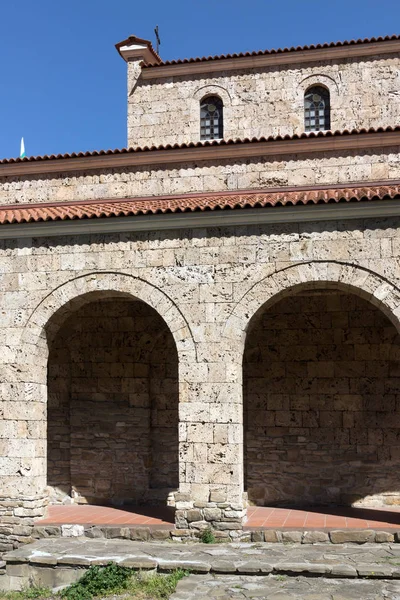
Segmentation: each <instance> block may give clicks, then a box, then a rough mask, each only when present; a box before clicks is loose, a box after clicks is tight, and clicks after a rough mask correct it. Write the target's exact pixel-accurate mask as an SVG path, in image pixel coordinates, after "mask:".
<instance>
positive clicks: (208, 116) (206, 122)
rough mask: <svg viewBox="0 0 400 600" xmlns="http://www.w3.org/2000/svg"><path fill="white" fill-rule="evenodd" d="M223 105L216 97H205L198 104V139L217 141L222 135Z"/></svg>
mask: <svg viewBox="0 0 400 600" xmlns="http://www.w3.org/2000/svg"><path fill="white" fill-rule="evenodd" d="M223 111H224V105H223V102H222V100H221V98H218V96H207V98H204V99H203V100H202V101H201V104H200V139H201V140H217V139H221V138H222V137H223V135H224V123H223Z"/></svg>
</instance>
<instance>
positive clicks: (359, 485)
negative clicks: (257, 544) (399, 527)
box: [244, 291, 400, 505]
mask: <svg viewBox="0 0 400 600" xmlns="http://www.w3.org/2000/svg"><path fill="white" fill-rule="evenodd" d="M399 348H400V346H399V335H398V334H397V332H396V329H395V327H394V326H393V325H392V324H391V323H390V321H389V320H388V319H387V318H386V317H385V316H384V315H383V313H381V312H380V311H379V310H378V309H376V308H375V307H374V306H372V305H371V304H369V303H368V302H366V301H365V300H362V299H360V298H358V297H357V296H355V295H346V294H339V293H336V292H332V291H326V292H321V291H315V292H304V293H302V294H299V295H296V296H292V297H287V298H284V299H283V300H281V301H279V302H278V303H277V304H275V305H274V306H272V307H271V308H270V309H269V310H266V311H264V312H263V313H262V314H261V315H259V316H258V317H256V319H255V320H254V321H253V323H252V324H251V329H250V331H249V333H248V337H247V343H246V350H245V357H244V386H245V388H244V389H245V401H244V420H245V470H246V475H245V483H246V486H247V490H248V493H249V497H250V500H251V501H252V502H253V503H255V504H258V505H268V504H270V505H271V504H281V503H295V504H306V503H309V504H310V503H311V504H326V503H328V504H329V503H337V504H348V503H351V502H357V501H358V502H359V503H360V504H365V505H379V504H385V503H387V504H400V482H399V475H398V474H399V467H400V367H399V358H400V350H399Z"/></svg>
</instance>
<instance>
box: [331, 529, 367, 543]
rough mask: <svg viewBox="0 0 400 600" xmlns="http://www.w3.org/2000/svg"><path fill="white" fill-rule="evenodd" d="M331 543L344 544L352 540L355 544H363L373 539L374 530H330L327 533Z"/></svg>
mask: <svg viewBox="0 0 400 600" xmlns="http://www.w3.org/2000/svg"><path fill="white" fill-rule="evenodd" d="M329 537H330V538H331V542H332V544H345V543H347V542H352V543H356V544H365V543H367V542H373V541H374V540H375V531H369V530H359V531H355V530H345V529H344V530H342V531H339V530H338V531H331V532H330V533H329Z"/></svg>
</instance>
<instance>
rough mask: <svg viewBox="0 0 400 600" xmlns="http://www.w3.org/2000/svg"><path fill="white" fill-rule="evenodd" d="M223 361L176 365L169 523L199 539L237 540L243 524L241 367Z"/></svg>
mask: <svg viewBox="0 0 400 600" xmlns="http://www.w3.org/2000/svg"><path fill="white" fill-rule="evenodd" d="M219 354H220V355H221V356H223V357H224V358H226V362H220V363H217V362H203V363H199V362H193V363H186V364H181V365H180V371H179V380H180V384H179V385H180V389H179V392H180V404H179V463H180V465H179V466H180V470H179V477H180V486H179V492H178V493H176V494H175V497H174V501H175V508H176V517H175V524H176V527H177V529H179V530H182V529H184V530H187V529H189V530H190V531H191V534H192V535H199V534H201V532H202V531H203V530H204V529H208V528H212V529H213V530H214V534H215V536H216V537H217V538H221V539H224V538H225V539H235V538H238V537H240V535H241V531H242V529H243V524H244V522H245V520H246V498H245V495H244V493H243V424H242V367H241V363H240V362H239V360H238V357H237V356H235V357H234V360H232V353H231V352H229V351H226V352H224V350H223V348H221V352H220V353H219Z"/></svg>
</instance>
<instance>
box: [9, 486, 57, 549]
mask: <svg viewBox="0 0 400 600" xmlns="http://www.w3.org/2000/svg"><path fill="white" fill-rule="evenodd" d="M47 502H48V500H47V497H45V496H25V497H22V498H4V497H0V554H1V553H3V552H9V551H10V550H14V549H15V548H17V547H18V546H19V545H20V544H29V543H30V542H33V541H34V540H33V538H32V530H33V523H34V521H35V520H36V519H38V518H40V517H43V515H44V513H45V511H46V506H47Z"/></svg>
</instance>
